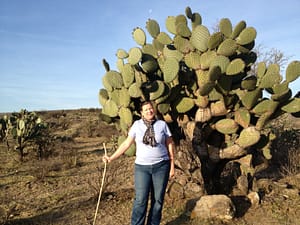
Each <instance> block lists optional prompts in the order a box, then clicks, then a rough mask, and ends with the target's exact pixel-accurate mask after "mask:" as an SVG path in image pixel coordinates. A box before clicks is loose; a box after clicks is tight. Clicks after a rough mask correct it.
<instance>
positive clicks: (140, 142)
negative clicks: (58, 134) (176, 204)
mask: <svg viewBox="0 0 300 225" xmlns="http://www.w3.org/2000/svg"><path fill="white" fill-rule="evenodd" d="M141 116H142V118H141V119H139V120H137V121H135V122H134V123H133V125H132V127H131V128H130V130H129V133H128V136H127V138H126V140H125V141H124V142H123V143H122V144H121V145H120V146H119V148H118V149H117V150H116V151H115V152H114V154H113V155H112V156H110V157H108V156H104V157H103V161H104V162H111V161H113V160H115V159H117V158H118V157H119V156H121V155H122V154H123V153H124V152H125V151H126V150H127V149H128V148H129V147H130V145H131V144H132V143H133V142H134V141H135V143H136V159H135V169H134V179H135V185H134V186H135V199H134V204H133V209H132V217H131V225H144V224H145V221H146V214H147V202H148V196H149V194H150V193H151V206H150V210H149V213H148V218H147V225H159V224H160V220H161V216H162V207H163V202H164V196H165V192H166V187H167V184H168V180H169V178H172V177H173V176H174V171H175V169H174V143H173V139H172V136H171V132H170V130H169V128H168V126H167V124H166V122H165V121H163V120H157V119H156V118H155V110H154V108H153V104H152V103H151V102H150V101H146V102H144V103H142V104H141Z"/></svg>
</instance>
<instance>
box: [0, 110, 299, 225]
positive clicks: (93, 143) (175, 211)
mask: <svg viewBox="0 0 300 225" xmlns="http://www.w3.org/2000/svg"><path fill="white" fill-rule="evenodd" d="M99 113H100V110H98V109H80V110H57V111H44V112H40V114H41V116H42V118H43V119H44V120H45V121H47V122H48V123H49V126H50V128H51V132H52V133H53V135H54V137H55V143H54V146H53V149H52V153H51V154H50V155H49V156H48V157H46V158H43V159H41V160H39V159H38V157H37V156H36V154H35V153H34V152H29V153H28V155H27V156H26V157H25V160H24V162H20V161H19V157H18V154H17V152H15V151H13V150H10V151H7V149H6V146H5V144H1V146H0V160H1V164H0V224H6V225H17V224H26V225H27V224H32V225H37V224H39V225H43V224H45V225H46V224H56V225H60V224H61V225H66V224H72V225H76V224H78V225H85V224H92V223H93V219H94V213H95V209H96V205H97V200H98V194H99V189H100V184H101V179H102V174H103V168H104V164H103V162H102V160H101V158H102V156H103V154H104V147H103V143H105V144H106V147H107V150H108V153H109V154H111V153H112V152H113V151H114V150H115V147H116V139H117V137H118V135H119V133H118V132H117V130H116V129H115V127H114V126H113V125H107V124H106V123H104V122H103V121H101V120H100V119H99ZM285 121H288V122H285V123H284V124H285V125H284V128H280V129H283V131H284V130H287V131H288V132H289V133H287V134H285V135H282V138H283V139H280V140H278V141H277V142H276V143H275V144H276V145H277V146H274V149H276V151H278V149H280V148H281V149H283V148H286V147H288V148H289V150H290V151H289V152H292V151H294V152H296V153H297V154H299V147H298V146H299V127H295V126H292V128H293V129H294V130H295V131H294V132H293V131H291V129H290V128H291V127H289V126H290V125H291V124H294V125H295V124H297V123H298V124H299V120H296V123H294V120H293V118H290V117H288V118H285ZM281 124H282V123H281ZM291 139H292V140H291ZM295 139H296V141H295ZM297 139H298V142H297ZM286 143H293V144H286ZM297 143H298V146H295V145H296V144H297ZM278 146H279V148H278ZM283 156H284V155H283V154H282V155H281V156H280V157H283ZM280 157H279V158H280ZM295 157H297V156H295ZM279 158H275V159H274V160H273V164H272V165H273V166H274V167H275V166H277V167H280V166H281V167H282V166H283V164H280V160H279ZM299 158H300V157H299ZM299 158H298V159H299ZM133 163H134V158H133V157H126V156H122V157H121V158H120V159H119V160H117V161H114V162H113V163H111V164H109V165H108V168H107V176H106V180H105V187H104V192H103V193H102V198H101V202H100V205H99V210H98V214H97V223H96V224H98V225H100V224H101V225H114V224H118V225H119V224H130V215H131V207H132V201H133V198H134V190H133ZM284 163H285V164H284V165H285V166H286V168H288V166H289V165H290V164H289V163H290V162H288V161H285V162H284ZM294 169H295V168H294ZM296 169H297V168H296ZM296 169H295V170H296ZM266 172H268V173H267V174H266V173H265V174H264V176H265V179H266V189H265V190H267V191H265V190H264V191H262V192H261V197H262V201H261V203H260V205H258V206H257V207H251V205H250V204H249V201H248V200H247V199H245V198H243V197H240V198H238V197H236V198H235V199H233V201H234V203H235V204H236V205H237V217H236V218H235V219H234V220H232V221H229V222H224V221H203V220H197V219H195V220H191V219H190V218H189V214H190V212H191V210H192V208H193V206H194V205H195V202H196V200H197V198H196V197H195V198H193V197H189V198H186V199H179V200H175V199H171V198H169V197H168V196H166V201H165V207H164V211H163V221H162V224H163V225H179V224H183V225H184V224H186V225H187V224H191V225H196V224H236V225H242V224H249V225H250V224H251V225H254V224H264V225H268V224H270V225H271V224H272V225H274V224H288V225H292V224H300V219H299V218H298V217H299V216H298V213H299V212H300V197H299V192H297V190H300V175H299V174H298V175H297V174H291V173H290V176H281V177H279V176H278V174H279V172H277V173H276V174H275V173H271V172H272V171H271V172H270V171H266ZM290 172H291V171H290ZM262 177H263V176H262ZM295 190H296V191H295Z"/></svg>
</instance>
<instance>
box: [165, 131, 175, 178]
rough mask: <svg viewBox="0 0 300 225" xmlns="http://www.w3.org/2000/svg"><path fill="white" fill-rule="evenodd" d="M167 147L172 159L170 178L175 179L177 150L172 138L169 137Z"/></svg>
mask: <svg viewBox="0 0 300 225" xmlns="http://www.w3.org/2000/svg"><path fill="white" fill-rule="evenodd" d="M166 146H167V149H168V152H169V157H170V163H171V168H170V178H173V177H174V175H175V164H174V150H175V144H174V141H173V138H172V137H168V138H167V140H166Z"/></svg>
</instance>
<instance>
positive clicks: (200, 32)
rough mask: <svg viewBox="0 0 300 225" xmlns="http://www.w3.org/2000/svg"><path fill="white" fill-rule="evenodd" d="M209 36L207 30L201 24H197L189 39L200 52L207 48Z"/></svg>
mask: <svg viewBox="0 0 300 225" xmlns="http://www.w3.org/2000/svg"><path fill="white" fill-rule="evenodd" d="M209 37H210V34H209V30H208V29H207V27H205V26H203V25H198V26H196V27H195V29H194V30H193V31H192V35H191V38H190V41H191V43H192V45H193V46H194V47H195V48H196V49H198V50H199V51H201V52H205V51H206V50H207V48H208V45H207V43H208V39H209Z"/></svg>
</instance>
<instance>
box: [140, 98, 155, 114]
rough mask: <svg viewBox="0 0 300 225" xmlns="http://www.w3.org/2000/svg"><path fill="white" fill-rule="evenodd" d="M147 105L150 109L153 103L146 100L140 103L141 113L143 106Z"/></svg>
mask: <svg viewBox="0 0 300 225" xmlns="http://www.w3.org/2000/svg"><path fill="white" fill-rule="evenodd" d="M148 104H150V105H152V107H153V102H152V101H150V100H148V101H142V102H141V104H140V112H141V111H142V109H143V106H144V105H148Z"/></svg>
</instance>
